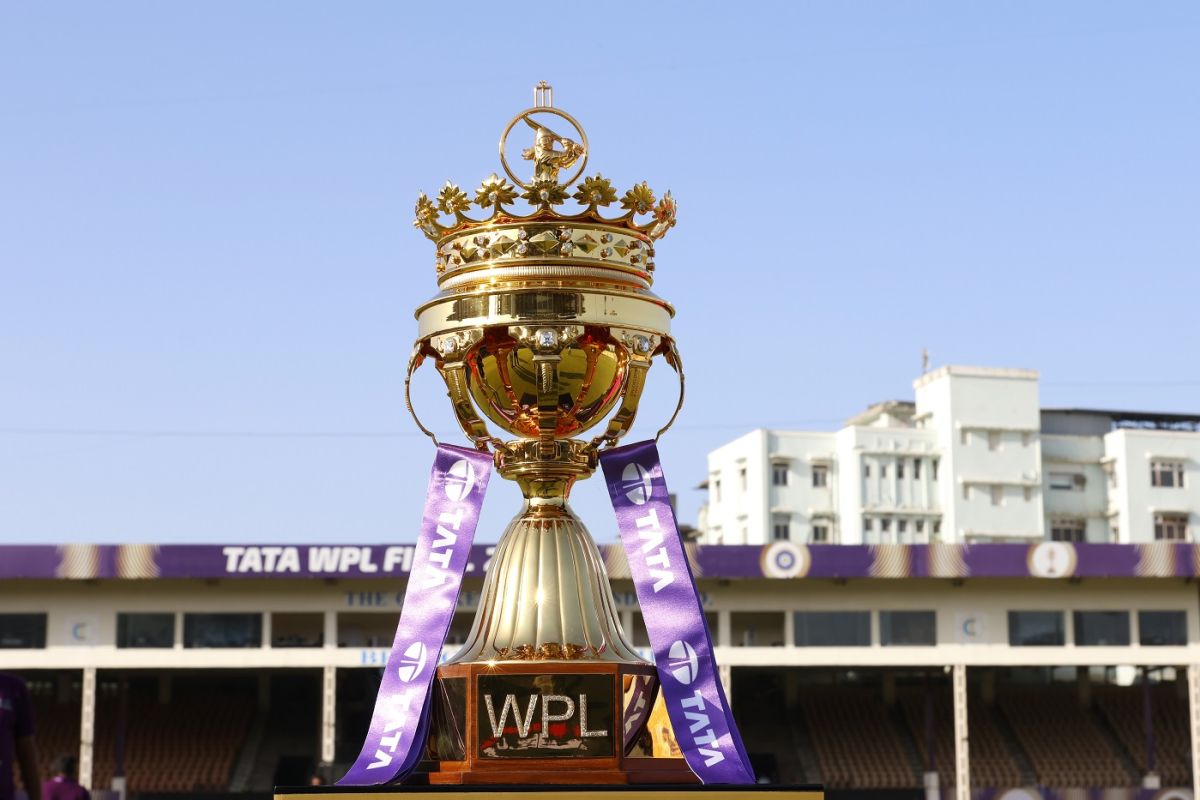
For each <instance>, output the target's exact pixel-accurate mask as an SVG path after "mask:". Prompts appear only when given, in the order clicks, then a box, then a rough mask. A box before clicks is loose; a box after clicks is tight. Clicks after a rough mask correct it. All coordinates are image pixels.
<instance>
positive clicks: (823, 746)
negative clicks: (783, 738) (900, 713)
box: [798, 686, 921, 789]
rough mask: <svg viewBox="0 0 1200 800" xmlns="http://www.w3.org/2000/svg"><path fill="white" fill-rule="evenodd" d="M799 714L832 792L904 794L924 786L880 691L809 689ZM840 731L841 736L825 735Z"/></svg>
mask: <svg viewBox="0 0 1200 800" xmlns="http://www.w3.org/2000/svg"><path fill="white" fill-rule="evenodd" d="M798 703H799V709H798V711H799V713H801V714H802V715H803V718H804V723H805V725H806V726H807V727H808V729H809V730H810V731H812V732H813V736H812V744H813V749H814V750H815V751H816V756H817V762H818V764H819V765H820V768H821V776H822V778H823V779H824V782H825V785H826V786H827V787H829V788H834V789H903V788H914V787H917V786H920V785H921V776H920V774H919V773H918V772H917V771H916V770H915V769H914V767H913V765H912V764H911V763H910V762H909V759H908V757H907V755H906V753H905V744H904V742H903V740H902V739H901V729H900V727H899V726H897V725H896V724H895V723H894V721H893V719H892V717H891V715H890V714H889V713H888V711H887V709H886V707H885V705H884V703H883V699H882V698H881V697H880V696H879V694H878V692H876V691H874V690H872V689H864V688H861V687H842V686H820V687H816V686H814V687H805V688H804V689H803V690H802V691H801V694H800V697H799V698H798ZM831 731H837V733H838V735H827V732H831Z"/></svg>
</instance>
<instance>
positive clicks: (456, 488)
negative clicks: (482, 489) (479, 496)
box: [445, 458, 475, 503]
mask: <svg viewBox="0 0 1200 800" xmlns="http://www.w3.org/2000/svg"><path fill="white" fill-rule="evenodd" d="M445 488H446V497H447V498H449V499H450V500H451V501H452V502H455V503H461V502H462V501H463V500H465V499H467V497H469V496H470V495H471V490H472V489H474V488H475V468H474V467H472V466H471V462H470V461H467V460H466V459H465V458H460V459H459V460H458V461H455V462H454V464H453V465H452V466H451V467H450V469H449V470H447V471H446V487H445Z"/></svg>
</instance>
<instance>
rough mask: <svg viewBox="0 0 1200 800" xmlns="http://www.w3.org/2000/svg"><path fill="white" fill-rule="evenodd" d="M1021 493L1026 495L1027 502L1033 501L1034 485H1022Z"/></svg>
mask: <svg viewBox="0 0 1200 800" xmlns="http://www.w3.org/2000/svg"><path fill="white" fill-rule="evenodd" d="M1021 494H1022V495H1024V497H1025V502H1026V503H1029V502H1032V500H1033V487H1032V486H1022V487H1021Z"/></svg>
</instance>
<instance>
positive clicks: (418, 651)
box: [396, 461, 462, 683]
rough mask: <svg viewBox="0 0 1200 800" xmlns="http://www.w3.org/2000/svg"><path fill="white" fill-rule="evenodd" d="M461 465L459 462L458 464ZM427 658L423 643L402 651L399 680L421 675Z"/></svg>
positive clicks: (412, 645)
mask: <svg viewBox="0 0 1200 800" xmlns="http://www.w3.org/2000/svg"><path fill="white" fill-rule="evenodd" d="M459 463H460V464H461V463H462V462H461V461H460V462H459ZM427 658H429V650H428V649H426V647H425V645H424V643H422V642H413V643H412V644H410V645H409V646H408V649H407V650H405V651H404V657H403V658H401V659H400V668H399V669H397V670H396V673H397V674H398V675H399V676H400V680H402V681H404V682H405V683H408V682H410V681H411V680H412V679H413V678H415V677H417V676H418V675H420V674H421V670H423V669H425V660H426V659H427Z"/></svg>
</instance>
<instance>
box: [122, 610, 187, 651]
mask: <svg viewBox="0 0 1200 800" xmlns="http://www.w3.org/2000/svg"><path fill="white" fill-rule="evenodd" d="M174 646H175V615H174V614H117V647H174Z"/></svg>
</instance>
